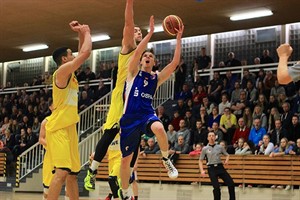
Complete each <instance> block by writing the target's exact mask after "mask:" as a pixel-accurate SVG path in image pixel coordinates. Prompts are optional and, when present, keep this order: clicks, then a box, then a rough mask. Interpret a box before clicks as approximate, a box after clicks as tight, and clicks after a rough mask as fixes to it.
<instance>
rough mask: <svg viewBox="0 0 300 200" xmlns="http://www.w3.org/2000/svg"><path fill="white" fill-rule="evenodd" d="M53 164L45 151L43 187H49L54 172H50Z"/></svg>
mask: <svg viewBox="0 0 300 200" xmlns="http://www.w3.org/2000/svg"><path fill="white" fill-rule="evenodd" d="M53 167H54V166H53V165H52V162H51V159H50V155H49V153H48V152H47V151H46V152H45V155H44V161H43V185H44V187H45V188H49V186H50V183H51V181H52V177H53V176H54V174H53V173H52V170H53Z"/></svg>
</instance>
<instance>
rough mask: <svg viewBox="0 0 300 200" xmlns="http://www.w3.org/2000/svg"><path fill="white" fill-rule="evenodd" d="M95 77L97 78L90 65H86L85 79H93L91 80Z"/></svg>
mask: <svg viewBox="0 0 300 200" xmlns="http://www.w3.org/2000/svg"><path fill="white" fill-rule="evenodd" d="M95 79H96V75H95V73H94V72H92V71H91V68H90V67H86V68H85V81H91V80H95Z"/></svg>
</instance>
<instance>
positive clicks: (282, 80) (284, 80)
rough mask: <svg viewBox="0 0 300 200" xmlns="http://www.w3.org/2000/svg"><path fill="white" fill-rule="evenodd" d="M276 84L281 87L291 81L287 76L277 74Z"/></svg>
mask: <svg viewBox="0 0 300 200" xmlns="http://www.w3.org/2000/svg"><path fill="white" fill-rule="evenodd" d="M277 79H278V83H279V84H282V85H287V84H289V83H290V82H291V81H292V79H291V77H290V76H289V75H288V74H277Z"/></svg>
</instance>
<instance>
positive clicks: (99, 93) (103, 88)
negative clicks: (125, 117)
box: [94, 79, 109, 101]
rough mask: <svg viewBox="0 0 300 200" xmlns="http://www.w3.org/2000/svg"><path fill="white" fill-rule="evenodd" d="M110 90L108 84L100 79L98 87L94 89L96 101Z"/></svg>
mask: <svg viewBox="0 0 300 200" xmlns="http://www.w3.org/2000/svg"><path fill="white" fill-rule="evenodd" d="M108 92H109V88H108V87H107V86H106V85H104V83H103V81H102V80H101V79H100V80H99V84H98V87H97V88H96V89H95V91H94V101H97V100H98V99H101V98H102V97H104V95H106V94H107V93H108Z"/></svg>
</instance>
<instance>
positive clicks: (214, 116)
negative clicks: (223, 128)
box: [207, 107, 221, 131]
mask: <svg viewBox="0 0 300 200" xmlns="http://www.w3.org/2000/svg"><path fill="white" fill-rule="evenodd" d="M220 120H221V115H220V114H219V111H218V107H214V108H213V109H212V112H211V113H210V114H209V116H208V128H207V129H208V131H212V125H213V123H214V122H216V123H218V124H220Z"/></svg>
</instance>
